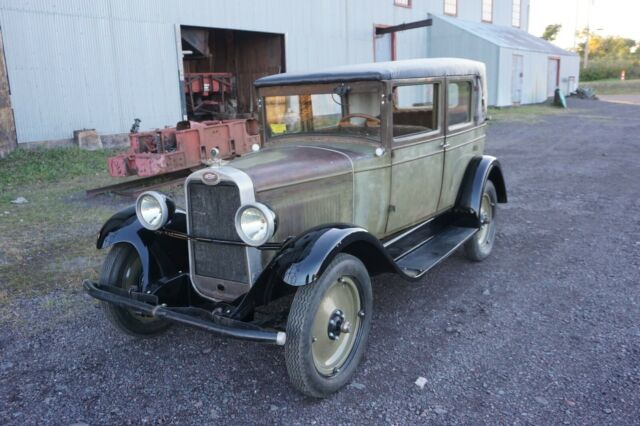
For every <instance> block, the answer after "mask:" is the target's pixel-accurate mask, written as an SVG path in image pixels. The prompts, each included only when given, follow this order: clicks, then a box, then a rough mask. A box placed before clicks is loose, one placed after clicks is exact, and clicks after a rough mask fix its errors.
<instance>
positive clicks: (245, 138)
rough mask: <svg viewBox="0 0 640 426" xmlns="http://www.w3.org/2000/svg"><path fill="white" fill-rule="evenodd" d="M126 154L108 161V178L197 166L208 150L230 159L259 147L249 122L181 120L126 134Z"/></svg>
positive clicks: (254, 126) (206, 157)
mask: <svg viewBox="0 0 640 426" xmlns="http://www.w3.org/2000/svg"><path fill="white" fill-rule="evenodd" d="M129 141H130V143H131V146H130V148H129V150H128V151H127V152H126V153H123V154H120V155H116V156H114V157H111V158H109V160H108V168H109V174H110V175H111V176H114V177H117V176H132V175H138V176H142V177H147V176H157V175H162V174H166V173H171V172H175V171H178V170H185V169H190V168H196V167H200V166H201V165H202V164H203V163H204V162H206V161H208V160H210V152H211V149H212V148H216V149H217V150H218V151H219V158H221V159H230V158H233V157H235V156H237V155H242V154H245V153H247V152H250V151H251V147H252V145H254V144H258V145H260V135H259V131H258V122H257V121H256V120H255V119H253V118H249V119H236V120H212V121H203V122H200V123H199V122H195V121H182V122H180V123H178V125H177V126H175V127H167V128H164V129H157V130H153V131H149V132H139V133H131V134H129Z"/></svg>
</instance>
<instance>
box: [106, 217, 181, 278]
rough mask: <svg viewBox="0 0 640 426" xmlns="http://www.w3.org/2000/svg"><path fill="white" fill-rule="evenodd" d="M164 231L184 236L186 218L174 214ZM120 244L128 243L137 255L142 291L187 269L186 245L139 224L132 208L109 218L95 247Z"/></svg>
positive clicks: (179, 240)
mask: <svg viewBox="0 0 640 426" xmlns="http://www.w3.org/2000/svg"><path fill="white" fill-rule="evenodd" d="M163 229H166V230H171V231H176V232H181V233H186V232H187V226H186V215H185V214H184V213H183V212H181V211H177V212H176V213H175V214H174V215H173V217H172V218H171V220H170V221H169V222H168V223H167V225H165V227H164V228H163ZM119 243H125V244H130V245H131V246H133V248H135V250H136V251H137V252H138V255H139V256H140V262H141V263H142V287H143V290H146V289H147V287H148V286H149V284H150V283H152V282H154V281H157V280H158V279H159V278H161V277H166V276H171V275H174V274H177V273H179V272H180V271H185V270H187V268H188V264H189V261H188V258H189V255H188V249H187V242H186V241H185V240H181V239H177V238H173V237H170V236H167V235H165V234H163V233H161V232H155V231H150V230H148V229H146V228H145V227H144V226H142V224H141V223H140V221H138V218H137V216H136V212H135V207H128V208H126V209H123V210H121V211H119V212H118V213H116V214H114V215H113V216H112V217H111V218H109V220H107V221H106V222H105V224H104V225H103V226H102V228H101V229H100V233H99V234H98V240H97V242H96V246H97V248H98V249H105V248H108V247H111V246H113V245H114V244H119Z"/></svg>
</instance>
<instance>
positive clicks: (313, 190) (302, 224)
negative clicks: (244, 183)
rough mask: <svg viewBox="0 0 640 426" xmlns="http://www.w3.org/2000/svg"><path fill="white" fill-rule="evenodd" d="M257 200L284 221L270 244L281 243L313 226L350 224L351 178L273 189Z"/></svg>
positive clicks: (338, 176) (349, 176) (339, 177)
mask: <svg viewBox="0 0 640 426" xmlns="http://www.w3.org/2000/svg"><path fill="white" fill-rule="evenodd" d="M254 182H256V183H258V182H260V181H258V180H254ZM257 199H258V201H260V202H262V203H265V204H266V205H268V206H269V208H271V209H273V211H275V212H278V214H279V215H281V217H282V218H283V219H284V220H282V221H280V222H279V223H278V229H277V230H276V234H275V235H274V241H283V240H284V239H286V238H287V237H288V236H291V235H297V234H299V233H300V232H301V230H305V229H311V228H313V227H314V226H318V225H322V224H326V223H352V222H353V174H352V173H347V174H342V175H337V176H333V177H327V178H324V179H319V180H313V181H309V182H302V183H298V184H295V185H287V186H282V187H280V188H274V189H271V190H269V191H264V192H260V193H258V195H257Z"/></svg>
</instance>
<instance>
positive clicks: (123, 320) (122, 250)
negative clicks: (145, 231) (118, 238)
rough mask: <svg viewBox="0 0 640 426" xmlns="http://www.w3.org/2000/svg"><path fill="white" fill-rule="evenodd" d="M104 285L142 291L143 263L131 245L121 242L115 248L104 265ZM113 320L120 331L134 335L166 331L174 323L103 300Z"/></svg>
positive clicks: (106, 312)
mask: <svg viewBox="0 0 640 426" xmlns="http://www.w3.org/2000/svg"><path fill="white" fill-rule="evenodd" d="M100 284H106V285H112V286H115V287H120V288H122V289H124V290H135V291H140V288H141V284H142V263H141V262H140V256H138V252H137V251H136V250H135V249H134V248H133V247H131V246H130V245H128V244H117V245H115V246H113V247H112V248H111V250H110V251H109V254H108V255H107V257H106V258H105V260H104V263H103V264H102V272H101V273H100ZM102 305H103V307H104V311H105V314H106V316H107V318H108V319H109V321H111V323H112V324H113V325H115V326H116V328H118V329H119V330H120V331H122V332H124V333H126V334H129V335H132V336H149V335H152V334H157V333H160V332H162V331H164V330H166V329H167V328H168V327H169V325H170V323H169V322H167V321H166V320H162V319H158V318H153V317H150V316H146V315H143V314H141V313H136V312H134V311H132V310H131V309H127V308H121V307H119V306H115V305H113V304H111V303H107V302H102Z"/></svg>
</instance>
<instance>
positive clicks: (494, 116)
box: [489, 103, 569, 123]
mask: <svg viewBox="0 0 640 426" xmlns="http://www.w3.org/2000/svg"><path fill="white" fill-rule="evenodd" d="M567 111H569V109H563V108H559V107H556V106H553V105H552V104H550V103H544V104H534V105H520V106H512V107H506V108H495V107H490V108H489V117H491V121H519V122H526V123H535V122H537V121H539V120H540V117H541V116H544V115H550V114H565V113H566V112H567ZM491 121H489V123H491Z"/></svg>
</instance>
